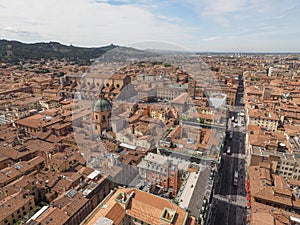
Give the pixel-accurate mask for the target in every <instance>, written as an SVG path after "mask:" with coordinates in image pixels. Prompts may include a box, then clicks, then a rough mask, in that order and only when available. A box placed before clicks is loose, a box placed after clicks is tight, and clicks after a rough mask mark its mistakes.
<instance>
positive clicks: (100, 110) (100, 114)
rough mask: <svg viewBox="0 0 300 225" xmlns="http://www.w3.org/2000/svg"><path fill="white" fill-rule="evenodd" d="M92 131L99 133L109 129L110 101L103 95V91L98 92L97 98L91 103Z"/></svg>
mask: <svg viewBox="0 0 300 225" xmlns="http://www.w3.org/2000/svg"><path fill="white" fill-rule="evenodd" d="M92 109H93V113H92V121H93V131H94V133H96V134H98V135H101V134H102V132H103V131H104V130H108V129H110V116H111V110H112V106H111V104H110V102H109V101H108V100H107V99H106V98H105V97H104V93H103V92H102V91H101V92H100V93H99V97H98V99H97V100H96V101H95V102H94V104H93V108H92Z"/></svg>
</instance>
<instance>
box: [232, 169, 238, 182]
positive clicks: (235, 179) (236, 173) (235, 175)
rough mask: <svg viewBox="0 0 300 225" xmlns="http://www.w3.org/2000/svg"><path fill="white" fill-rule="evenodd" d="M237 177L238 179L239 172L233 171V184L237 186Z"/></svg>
mask: <svg viewBox="0 0 300 225" xmlns="http://www.w3.org/2000/svg"><path fill="white" fill-rule="evenodd" d="M238 179H239V172H238V171H237V170H236V171H234V177H233V186H237V184H238Z"/></svg>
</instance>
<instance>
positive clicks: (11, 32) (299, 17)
mask: <svg viewBox="0 0 300 225" xmlns="http://www.w3.org/2000/svg"><path fill="white" fill-rule="evenodd" d="M299 21H300V1H299V0H284V1H282V0H184V1H180V0H26V1H24V0H13V1H12V0H0V39H8V40H19V41H22V42H26V43H33V42H49V41H58V42H60V43H63V44H67V45H70V44H72V45H74V46H86V47H99V46H104V45H108V44H111V43H114V44H117V45H124V46H134V47H136V46H139V47H141V46H142V48H167V49H169V48H172V50H174V49H175V50H176V49H178V50H180V49H186V50H190V51H215V52H300V38H299V36H300V25H299ZM170 46H171V47H170Z"/></svg>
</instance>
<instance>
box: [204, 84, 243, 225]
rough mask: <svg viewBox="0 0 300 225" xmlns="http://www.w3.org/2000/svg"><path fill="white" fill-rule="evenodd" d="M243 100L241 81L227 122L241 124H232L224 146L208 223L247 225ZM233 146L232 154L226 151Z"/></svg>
mask: <svg viewBox="0 0 300 225" xmlns="http://www.w3.org/2000/svg"><path fill="white" fill-rule="evenodd" d="M242 98H243V86H242V79H241V78H240V86H239V89H238V93H237V96H236V104H235V106H234V107H233V108H232V110H231V111H230V112H229V118H228V120H231V118H232V117H234V118H236V120H237V121H238V122H234V121H229V123H228V124H229V127H228V128H227V133H228V134H229V133H232V137H229V135H227V138H226V141H225V143H224V150H223V155H222V161H221V164H220V168H219V173H218V176H217V178H216V185H215V189H214V196H213V206H212V213H211V219H210V221H209V222H208V223H207V224H214V225H226V224H227V225H240V224H246V222H245V218H246V205H247V201H246V190H245V177H246V168H245V166H246V165H245V164H246V161H245V158H246V150H245V136H246V128H245V125H244V124H245V121H244V117H243V116H241V115H240V112H241V111H242V110H243V109H244V107H243V106H242V104H241V99H242ZM228 147H230V153H229V154H228V153H226V149H228ZM235 171H238V172H237V173H238V179H237V183H235V182H234V175H235Z"/></svg>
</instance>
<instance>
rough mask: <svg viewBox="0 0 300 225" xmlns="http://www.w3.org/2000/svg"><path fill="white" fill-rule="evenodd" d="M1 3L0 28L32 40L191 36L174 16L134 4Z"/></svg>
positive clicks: (95, 41)
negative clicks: (31, 35) (19, 33)
mask: <svg viewBox="0 0 300 225" xmlns="http://www.w3.org/2000/svg"><path fill="white" fill-rule="evenodd" d="M2 2H3V3H2V4H3V6H5V8H1V9H0V27H13V28H14V29H15V30H22V31H26V32H28V33H34V34H35V37H36V39H37V40H32V41H39V40H57V41H61V42H63V43H66V44H70V43H72V44H74V45H85V46H91V45H94V46H100V45H103V44H109V43H111V42H113V43H116V44H126V43H128V42H133V41H143V40H149V39H151V40H158V41H159V40H164V41H171V42H178V43H183V42H184V40H186V39H189V38H191V36H190V35H189V34H187V30H186V28H185V27H181V26H179V25H178V24H177V22H178V18H176V17H161V18H160V17H159V16H157V15H155V14H153V13H151V12H150V11H148V10H146V9H145V8H144V7H140V6H138V5H127V4H125V5H110V4H107V3H96V2H94V1H90V0H64V1H59V0H52V1H49V0H27V1H11V0H3V1H2ZM37 34H39V36H40V37H38V35H37ZM0 35H1V36H2V37H5V38H7V39H11V38H19V39H21V40H24V37H23V36H20V37H18V35H17V33H16V32H10V31H9V30H3V29H0ZM24 41H29V40H27V39H25V40H24Z"/></svg>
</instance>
